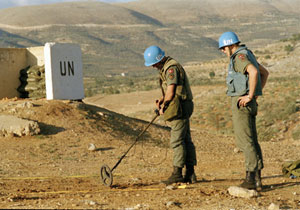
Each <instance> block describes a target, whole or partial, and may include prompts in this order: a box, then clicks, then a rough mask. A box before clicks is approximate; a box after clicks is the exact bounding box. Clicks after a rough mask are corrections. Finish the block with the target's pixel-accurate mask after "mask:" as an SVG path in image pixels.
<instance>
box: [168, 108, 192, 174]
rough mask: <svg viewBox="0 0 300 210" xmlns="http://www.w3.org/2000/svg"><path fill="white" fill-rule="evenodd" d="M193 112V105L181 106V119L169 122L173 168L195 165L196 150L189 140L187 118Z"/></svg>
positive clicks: (189, 133)
mask: <svg viewBox="0 0 300 210" xmlns="http://www.w3.org/2000/svg"><path fill="white" fill-rule="evenodd" d="M192 112H193V104H192V103H186V104H183V117H182V118H180V119H175V120H172V121H170V127H171V140H170V145H171V148H172V149H173V166H177V167H180V168H183V167H184V166H185V165H189V166H194V165H196V164H197V159H196V150H195V146H194V143H193V141H192V138H191V131H190V120H189V117H190V115H191V114H192Z"/></svg>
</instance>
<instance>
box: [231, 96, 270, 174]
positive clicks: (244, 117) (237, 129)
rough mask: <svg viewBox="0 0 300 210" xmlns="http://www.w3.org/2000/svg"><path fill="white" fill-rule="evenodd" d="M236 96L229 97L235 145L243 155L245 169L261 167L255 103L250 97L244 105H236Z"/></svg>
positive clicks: (261, 159) (261, 160) (261, 158)
mask: <svg viewBox="0 0 300 210" xmlns="http://www.w3.org/2000/svg"><path fill="white" fill-rule="evenodd" d="M238 98H239V97H238V96H234V97H231V110H232V119H233V129H234V134H235V139H236V145H237V146H238V147H239V148H240V150H242V151H243V153H244V156H245V167H246V171H251V172H252V171H256V170H261V169H263V167H264V165H263V157H262V151H261V147H260V145H259V143H258V139H257V130H256V115H257V103H256V100H255V99H252V100H251V101H250V102H249V103H248V104H247V105H246V106H245V107H238Z"/></svg>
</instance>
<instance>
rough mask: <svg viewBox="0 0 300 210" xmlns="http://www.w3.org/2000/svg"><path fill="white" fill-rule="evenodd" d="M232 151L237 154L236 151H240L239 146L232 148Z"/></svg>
mask: <svg viewBox="0 0 300 210" xmlns="http://www.w3.org/2000/svg"><path fill="white" fill-rule="evenodd" d="M233 152H234V153H236V154H237V153H240V152H241V150H240V149H239V148H234V150H233Z"/></svg>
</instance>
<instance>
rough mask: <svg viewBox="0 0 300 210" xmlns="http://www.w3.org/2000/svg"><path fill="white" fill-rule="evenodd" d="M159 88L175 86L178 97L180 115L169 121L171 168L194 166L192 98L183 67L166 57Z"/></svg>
mask: <svg viewBox="0 0 300 210" xmlns="http://www.w3.org/2000/svg"><path fill="white" fill-rule="evenodd" d="M160 78H161V80H160V81H161V86H162V89H163V90H164V92H166V88H167V86H168V85H172V84H175V85H176V93H175V94H176V95H177V96H179V98H180V101H181V107H182V115H181V116H178V117H176V118H175V119H172V120H170V121H169V122H170V126H171V140H170V145H171V148H172V149H173V152H174V154H173V166H176V167H179V168H183V167H184V166H194V165H196V163H197V161H196V151H195V146H194V144H193V142H192V138H191V132H190V121H189V118H190V116H191V115H192V113H193V108H194V104H193V101H192V99H193V96H192V92H191V88H190V85H189V82H188V78H187V76H186V73H185V71H184V69H183V67H182V66H181V65H180V64H179V63H178V62H176V61H175V60H174V59H172V58H170V57H167V59H166V61H165V63H164V66H163V68H162V69H161V70H160Z"/></svg>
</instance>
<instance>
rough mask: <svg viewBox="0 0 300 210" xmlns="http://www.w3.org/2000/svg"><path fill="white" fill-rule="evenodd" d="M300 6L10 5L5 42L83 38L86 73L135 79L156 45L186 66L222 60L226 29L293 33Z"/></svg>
mask: <svg viewBox="0 0 300 210" xmlns="http://www.w3.org/2000/svg"><path fill="white" fill-rule="evenodd" d="M298 8H300V6H299V1H298V0H248V1H244V0H240V1H233V0H223V1H220V0H140V1H133V2H129V3H117V4H109V3H103V2H94V1H86V2H69V3H56V4H49V5H41V6H26V7H16V8H7V9H2V10H0V29H1V30H2V32H3V33H1V34H0V39H1V40H3V41H2V42H0V47H20V46H24V47H29V46H36V45H43V44H44V43H45V42H72V43H78V44H80V45H81V49H82V51H83V62H84V75H85V76H90V77H95V76H98V77H103V76H105V75H107V74H111V75H114V74H120V73H121V72H127V73H128V74H129V75H132V76H135V75H139V74H148V72H149V71H148V69H146V68H145V67H144V66H143V52H144V50H145V48H146V47H148V46H149V45H159V46H161V47H162V48H163V49H164V50H165V51H166V53H167V54H168V55H171V56H173V57H175V58H176V59H177V60H179V61H180V62H182V63H186V62H197V61H198V62H199V61H204V60H210V59H214V58H217V57H219V56H220V52H219V51H218V50H217V39H218V37H219V36H220V34H221V33H223V32H224V31H228V30H233V31H235V32H237V33H238V34H239V37H240V39H241V40H242V42H245V43H247V44H248V45H249V46H250V47H252V48H256V47H259V46H261V45H265V44H268V43H271V42H273V41H275V40H279V39H283V38H287V37H290V36H291V35H292V34H294V33H299V32H300V29H299V21H300V15H299V14H300V11H299V10H298ZM7 34H8V35H7ZM18 37H19V38H18ZM24 39H27V40H31V41H24ZM20 43H21V44H20ZM154 73H155V72H154Z"/></svg>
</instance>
